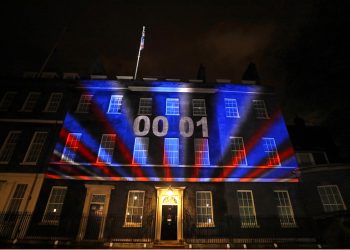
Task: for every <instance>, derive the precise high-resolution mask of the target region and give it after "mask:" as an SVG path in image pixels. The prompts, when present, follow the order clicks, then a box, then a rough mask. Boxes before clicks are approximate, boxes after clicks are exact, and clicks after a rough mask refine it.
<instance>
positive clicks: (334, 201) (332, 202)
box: [317, 185, 346, 213]
mask: <svg viewBox="0 0 350 250" xmlns="http://www.w3.org/2000/svg"><path fill="white" fill-rule="evenodd" d="M317 191H318V194H319V195H320V199H321V202H322V205H323V210H324V212H326V213H329V212H335V211H343V210H346V206H345V203H344V200H343V197H342V195H341V193H340V191H339V188H338V185H322V186H317Z"/></svg>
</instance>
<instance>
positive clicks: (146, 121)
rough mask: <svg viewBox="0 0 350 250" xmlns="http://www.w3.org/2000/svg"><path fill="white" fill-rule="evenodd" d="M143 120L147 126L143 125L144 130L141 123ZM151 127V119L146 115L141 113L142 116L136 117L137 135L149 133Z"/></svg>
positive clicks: (135, 130) (135, 128)
mask: <svg viewBox="0 0 350 250" xmlns="http://www.w3.org/2000/svg"><path fill="white" fill-rule="evenodd" d="M142 120H143V121H144V122H145V126H144V127H143V130H142V131H140V123H141V121H142ZM150 127H151V121H150V120H149V118H148V117H147V116H145V115H140V116H138V117H136V119H135V120H134V134H135V135H136V136H145V135H147V134H148V132H149V129H150Z"/></svg>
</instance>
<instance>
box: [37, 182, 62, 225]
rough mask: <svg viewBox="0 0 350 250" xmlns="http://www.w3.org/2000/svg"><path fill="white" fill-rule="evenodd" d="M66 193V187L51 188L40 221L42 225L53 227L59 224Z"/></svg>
mask: <svg viewBox="0 0 350 250" xmlns="http://www.w3.org/2000/svg"><path fill="white" fill-rule="evenodd" d="M66 193H67V187H57V186H56V187H52V189H51V193H50V197H49V200H48V202H47V205H46V209H45V212H44V216H43V219H42V222H43V223H47V224H54V225H57V224H58V223H59V221H60V216H61V212H62V206H63V202H64V198H65V196H66Z"/></svg>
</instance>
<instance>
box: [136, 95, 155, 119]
mask: <svg viewBox="0 0 350 250" xmlns="http://www.w3.org/2000/svg"><path fill="white" fill-rule="evenodd" d="M152 102H153V100H152V98H140V100H139V111H138V115H152V104H153V103H152Z"/></svg>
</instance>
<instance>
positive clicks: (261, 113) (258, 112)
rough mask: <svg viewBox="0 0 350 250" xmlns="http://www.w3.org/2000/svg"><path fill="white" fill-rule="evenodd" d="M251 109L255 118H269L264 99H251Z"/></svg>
mask: <svg viewBox="0 0 350 250" xmlns="http://www.w3.org/2000/svg"><path fill="white" fill-rule="evenodd" d="M253 109H254V112H255V117H256V118H257V119H269V118H270V117H269V114H268V112H267V108H266V103H265V101H264V100H253Z"/></svg>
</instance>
